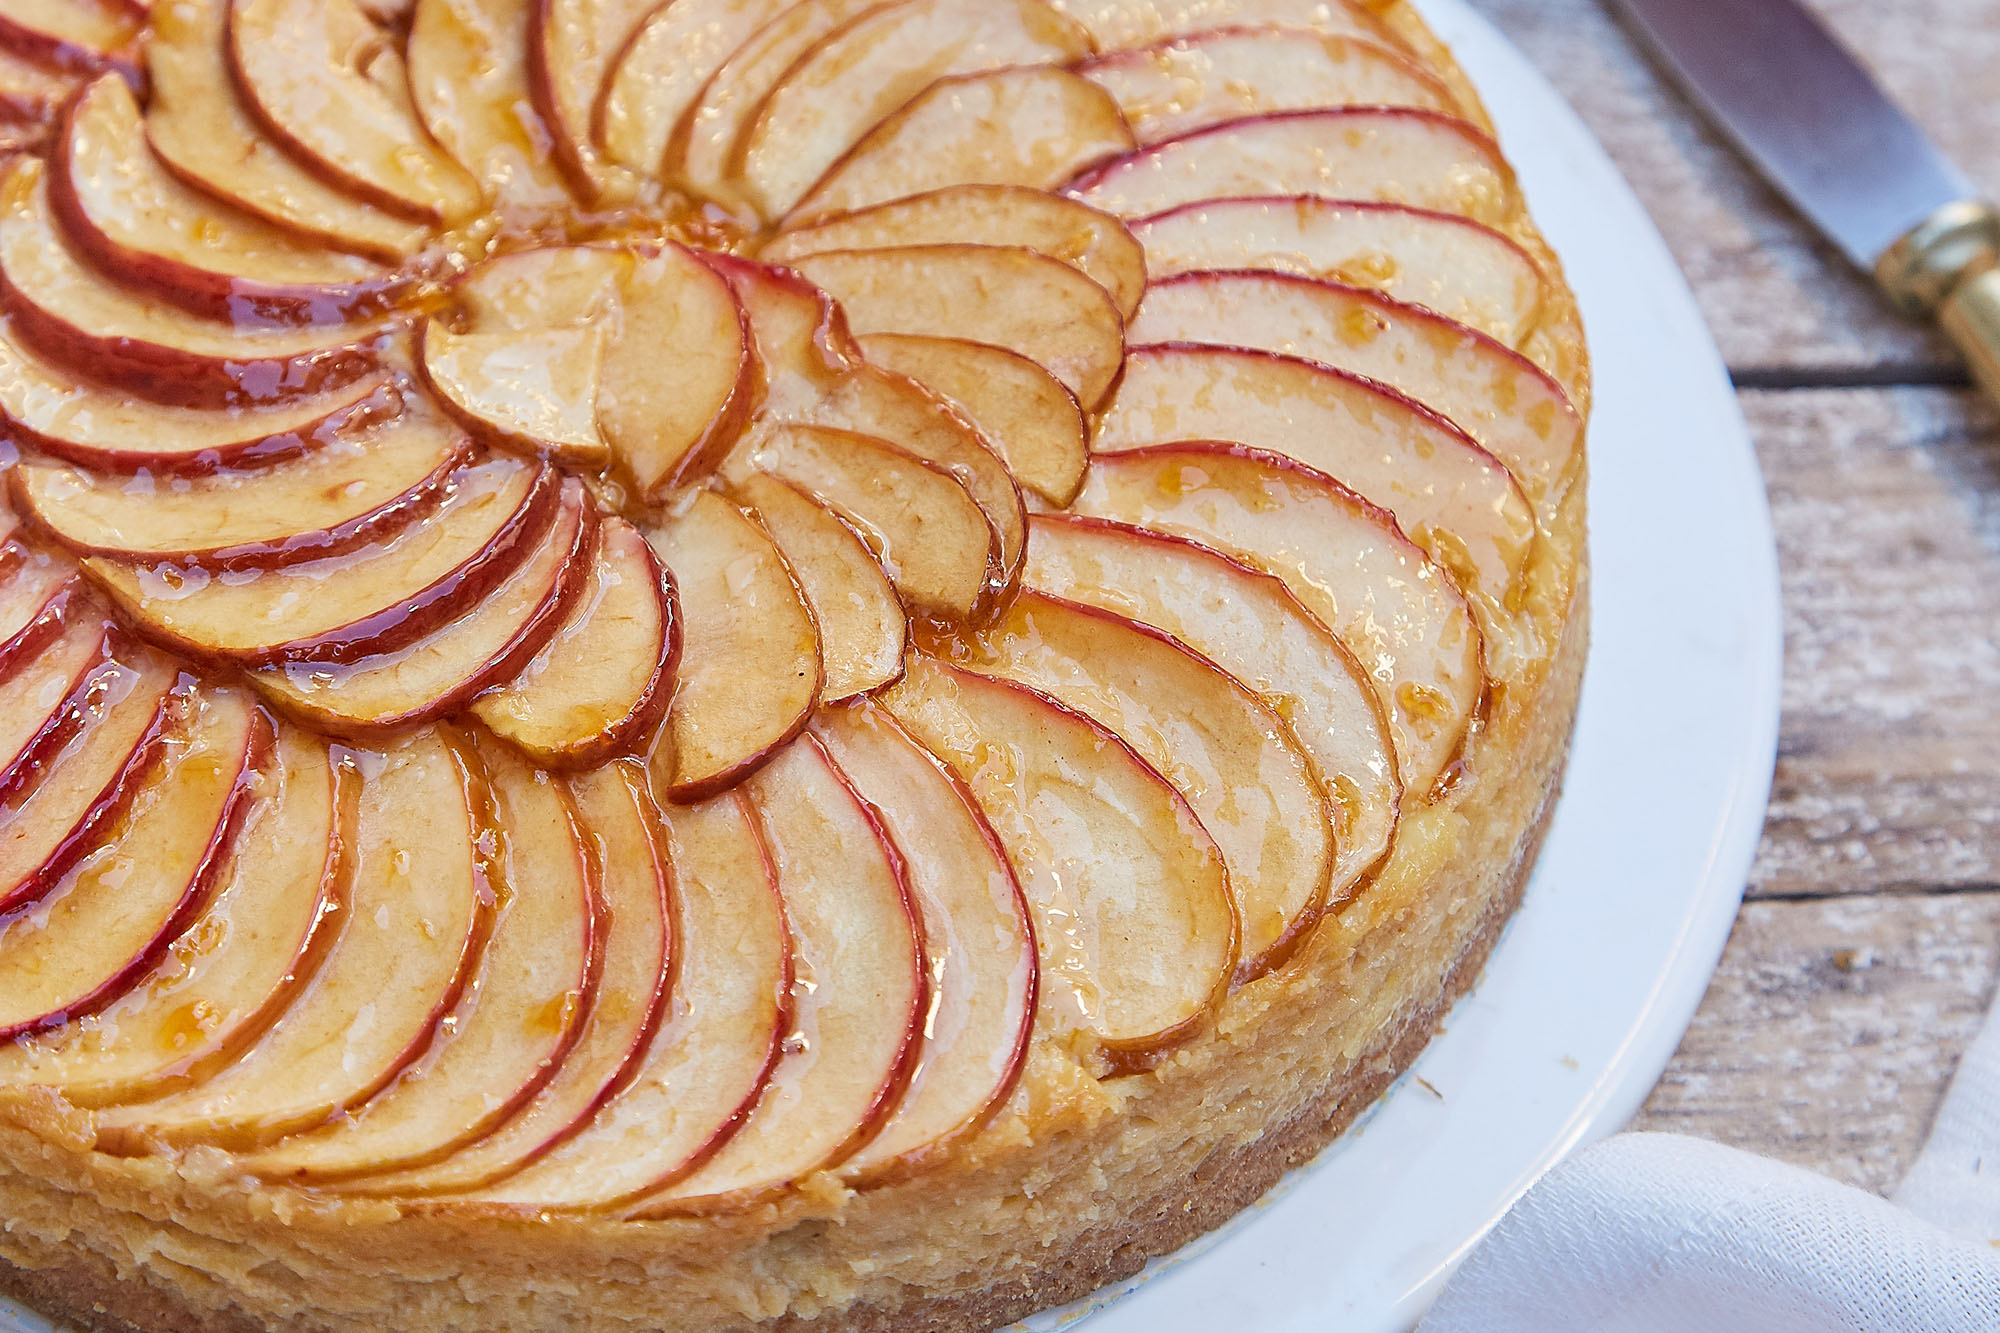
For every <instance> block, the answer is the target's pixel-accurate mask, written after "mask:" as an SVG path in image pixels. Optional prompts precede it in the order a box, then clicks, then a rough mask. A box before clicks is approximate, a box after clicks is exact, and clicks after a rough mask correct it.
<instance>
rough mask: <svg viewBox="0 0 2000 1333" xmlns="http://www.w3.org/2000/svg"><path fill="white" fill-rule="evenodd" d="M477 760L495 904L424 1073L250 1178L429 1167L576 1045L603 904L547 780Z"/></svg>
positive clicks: (497, 754)
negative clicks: (487, 796)
mask: <svg viewBox="0 0 2000 1333" xmlns="http://www.w3.org/2000/svg"><path fill="white" fill-rule="evenodd" d="M479 757H480V762H481V763H482V765H483V766H484V767H485V769H486V774H487V778H488V790H489V792H490V793H491V799H492V806H491V812H490V815H488V816H487V818H488V819H490V820H491V822H490V824H485V826H484V827H483V828H482V829H481V831H480V836H481V837H482V838H484V839H487V840H490V843H491V844H492V845H493V846H494V850H493V851H492V852H491V853H489V855H488V860H487V864H486V867H485V874H486V877H487V882H488V887H489V889H490V890H491V891H492V893H493V895H494V897H495V898H496V900H497V902H496V905H495V907H494V909H493V917H494V919H493V925H492V933H491V934H490V935H489V936H488V937H487V941H486V947H485V949H484V950H483V951H482V952H481V956H480V962H479V970H478V972H477V974H476V975H475V976H474V977H473V978H472V979H471V980H470V981H469V982H468V983H467V984H466V986H465V989H464V991H463V992H462V994H461V996H460V998H459V1001H458V1004H457V1006H456V1008H454V1009H453V1011H452V1013H451V1015H450V1017H449V1018H447V1019H445V1020H444V1021H443V1022H442V1023H440V1024H439V1026H438V1035H437V1038H436V1039H435V1040H434V1041H433V1042H432V1044H431V1048H430V1049H429V1050H428V1051H426V1052H425V1054H424V1057H423V1059H422V1060H421V1061H419V1062H417V1063H416V1064H413V1065H411V1066H410V1067H409V1068H407V1069H405V1070H404V1071H403V1072H402V1074H401V1075H399V1076H398V1077H397V1079H396V1082H395V1083H394V1084H393V1085H392V1086H390V1087H389V1088H387V1089H385V1090H384V1091H383V1092H382V1093H381V1095H379V1096H377V1097H376V1098H375V1099H374V1100H373V1101H370V1102H369V1103H367V1104H366V1105H364V1106H361V1107H359V1108H357V1109H356V1110H354V1111H353V1112H352V1113H350V1114H349V1115H348V1116H346V1117H345V1118H343V1119H341V1120H339V1121H337V1122H336V1123H334V1124H332V1125H329V1126H327V1127H326V1128H325V1129H322V1130H318V1131H315V1132H312V1133H308V1134H303V1135H299V1136H297V1137H294V1138H291V1139H288V1140H286V1141H285V1142H283V1143H280V1144H278V1145H277V1146H276V1147H273V1148H269V1149H266V1150H265V1151H263V1152H260V1153H256V1154H254V1155H252V1156H250V1157H249V1158H247V1159H246V1160H245V1161H244V1162H243V1166H244V1168H245V1169H246V1170H248V1171H250V1172H251V1173H253V1174H255V1175H258V1176H261V1177H263V1178H264V1179H266V1180H281V1181H285V1182H288V1183H292V1184H308V1183H318V1182H322V1181H329V1180H342V1179H349V1178H352V1177H354V1176H360V1175H372V1174H375V1173H377V1172H382V1171H388V1170H394V1169H396V1168H399V1167H412V1166H425V1165H429V1164H430V1163H432V1162H435V1161H437V1160H439V1159H440V1158H443V1157H445V1156H446V1155H448V1154H449V1153H450V1152H451V1151H452V1149H454V1148H456V1147H458V1146H460V1145H462V1144H466V1143H472V1142H476V1141H477V1140H479V1139H481V1138H483V1137H485V1136H486V1135H487V1134H489V1133H491V1132H492V1131H493V1130H494V1129H496V1128H498V1127H499V1126H500V1125H501V1124H503V1123H504V1122H505V1121H506V1120H507V1118H508V1117H509V1116H511V1115H512V1114H513V1113H514V1112H515V1111H517V1110H519V1109H520V1108H521V1107H523V1106H525V1105H526V1104H527V1103H528V1102H529V1101H530V1100H531V1099H532V1098H533V1097H534V1095H535V1094H536V1093H537V1092H539V1091H541V1089H542V1088H543V1087H545V1086H546V1085H547V1083H548V1081H549V1079H550V1078H552V1077H553V1076H554V1075H555V1072H556V1070H557V1068H558V1067H560V1066H561V1064H562V1062H563V1060H564V1059H565V1058H566V1057H567V1056H568V1054H569V1052H570V1050H571V1048H572V1047H573V1046H574V1045H575V1044H576V1039H577V1037H578V1036H579V1035H581V1027H580V1021H581V1018H582V1015H583V1013H584V1012H585V1010H586V1009H588V1008H589V1006H590V1004H591V1003H592V1001H593V1000H594V999H595V983H596V979H597V978H596V974H597V970H598V964H599V961H600V952H601V949H602V946H603V941H602V938H601V928H602V926H603V924H604V920H605V918H604V912H605V904H604V899H603V894H602V891H601V889H600V887H599V885H598V883H597V875H596V867H595V866H594V865H593V864H592V862H591V859H590V858H589V857H588V856H586V855H585V851H584V845H583V833H582V829H581V828H580V827H579V824H578V820H577V815H576V811H575V809H574V807H573V806H572V805H571V803H570V801H569V798H568V796H567V794H566V793H565V792H564V791H563V789H562V787H561V785H560V784H559V783H558V782H557V781H556V780H555V779H553V778H551V777H549V776H548V775H547V774H545V773H541V772H538V771H537V770H535V769H533V768H531V767H529V766H528V764H527V763H526V762H524V761H523V760H522V759H520V758H519V757H518V756H516V755H514V754H513V753H512V752H511V751H509V750H507V749H506V747H504V746H501V745H498V744H494V743H491V742H489V743H487V744H485V745H482V746H480V747H479ZM482 823H485V821H484V820H482Z"/></svg>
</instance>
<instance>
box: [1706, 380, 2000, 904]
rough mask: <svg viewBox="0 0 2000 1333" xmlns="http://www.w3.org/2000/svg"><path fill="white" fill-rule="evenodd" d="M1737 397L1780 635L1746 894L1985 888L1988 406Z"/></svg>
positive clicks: (1866, 396) (1993, 478)
mask: <svg viewBox="0 0 2000 1333" xmlns="http://www.w3.org/2000/svg"><path fill="white" fill-rule="evenodd" d="M1743 401H1744V406H1745V409H1746V411H1747V414H1748V416H1749V419H1750V423H1751V428H1752V431H1753V433H1754V434H1755V436H1756V438H1757V442H1758V452H1759V455H1760V457H1761V459H1762V461H1763V465H1764V472H1765V477H1766V479H1767V484H1768V486H1769V489H1770V495H1771V508H1772V513H1773V515H1774V516H1775V519H1776V522H1777V528H1778V534H1779V547H1780V553H1781V562H1782V568H1783V577H1784V594H1785V632H1786V651H1785V695H1784V715H1783V719H1784V720H1783V724H1782V728H1781V739H1780V744H1779V756H1780V757H1779V766H1778V776H1777V785H1776V791H1775V793H1774V798H1773V801H1772V807H1771V815H1770V822H1769V824H1768V825H1767V826H1766V830H1765V838H1764V844H1763V847H1762V850H1761V851H1760V853H1759V855H1758V859H1757V866H1756V870H1755V872H1754V874H1753V883H1752V889H1751V891H1752V893H1753V894H1782V895H1798V894H1822V893H1868V892H1877V891H1882V890H1897V891H1911V890H1922V889H1926V888H1934V887H1965V886H1970V885H1986V884H1996V883H2000V707H1996V704H1995V701H1996V700H2000V643H1996V640H1995V633H1996V628H2000V430H1996V428H1995V420H1994V417H1993V414H1992V413H1991V411H1990V410H1989V409H1987V408H1986V407H1985V406H1984V405H1983V404H1982V403H1981V402H1980V401H1979V400H1977V399H1976V398H1975V397H1974V396H1973V395H1972V394H1970V393H1968V392H1956V391H1949V390H1937V389H1895V390H1854V389H1850V390H1814V391H1809V392H1799V391H1793V392H1782V393H1776V392H1773V393H1746V394H1745V395H1744V398H1743ZM1692 535H1693V534H1691V536H1692Z"/></svg>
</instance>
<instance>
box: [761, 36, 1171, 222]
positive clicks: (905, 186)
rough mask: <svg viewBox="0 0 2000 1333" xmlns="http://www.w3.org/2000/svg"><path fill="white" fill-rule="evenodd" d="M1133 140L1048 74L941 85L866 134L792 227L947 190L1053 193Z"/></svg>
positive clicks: (1087, 98) (1062, 79)
mask: <svg viewBox="0 0 2000 1333" xmlns="http://www.w3.org/2000/svg"><path fill="white" fill-rule="evenodd" d="M1135 143H1136V141H1135V140H1134V139H1133V137H1132V131H1131V129H1130V128H1129V127H1128V126H1127V125H1126V123H1125V117H1124V116H1123V115H1121V114H1120V113H1119V108H1118V104H1117V103H1116V102H1114V101H1113V100H1112V98H1111V96H1110V95H1109V94H1107V93H1106V92H1105V91H1104V89H1102V88H1100V87H1098V86H1097V85H1096V84H1094V83H1092V82H1090V81H1089V80H1088V79H1084V78H1081V77H1079V76H1078V75H1075V74H1072V73H1070V72H1069V71H1068V70H1064V69H1055V68H1052V67H1050V66H1047V65H1031V66H1028V67H1026V68H1015V69H1002V70H991V71H987V72H984V73H979V74H963V75H960V76H958V77H956V78H950V79H939V80H938V81H937V82H936V83H934V84H932V85H931V86H930V87H929V88H927V89H925V90H924V91H923V92H922V93H920V94H918V95H917V96H916V97H915V98H913V99H912V100H911V101H910V102H909V103H908V104H906V105H905V106H903V107H901V108H899V109H898V110H897V111H896V112H895V114H893V115H891V116H890V117H889V118H888V119H887V120H885V121H883V122H882V123H881V124H880V125H877V126H876V127H875V128H874V129H872V130H870V131H869V132H868V133H867V134H866V135H864V136H863V137H862V139H861V141H860V142H859V143H857V144H855V145H854V147H853V148H851V149H849V150H848V151H847V154H846V155H845V156H844V157H842V158H841V159H840V160H839V161H838V162H836V163H834V164H833V166H832V167H831V168H829V169H828V171H827V174H826V176H825V177H824V178H822V179H821V180H820V182H819V183H818V184H816V185H814V186H813V187H812V189H811V190H809V191H807V192H806V196H805V198H803V199H801V200H800V201H799V203H798V207H796V208H795V209H793V210H792V216H793V218H795V219H807V218H818V217H825V216H827V215H828V214H833V213H842V212H849V211H852V210H854V209H859V208H867V207H869V206H871V205H873V204H880V203H886V202H888V201H889V200H892V199H902V198H906V197H908V196H910V195H913V194H922V193H924V192H926V191H930V190H937V189H942V188H944V187H947V186H953V185H1017V186H1025V187H1027V188H1029V189H1034V190H1053V189H1055V188H1056V187H1057V186H1058V185H1061V184H1062V183H1063V182H1065V181H1067V180H1069V179H1070V178H1071V177H1073V176H1075V175H1076V174H1077V173H1078V172H1080V171H1082V170H1083V169H1084V168H1086V167H1090V166H1094V165H1096V164H1097V163H1099V162H1102V161H1104V160H1105V159H1107V158H1112V157H1117V156H1119V155H1121V154H1124V153H1129V152H1130V151H1132V149H1133V147H1134V146H1135Z"/></svg>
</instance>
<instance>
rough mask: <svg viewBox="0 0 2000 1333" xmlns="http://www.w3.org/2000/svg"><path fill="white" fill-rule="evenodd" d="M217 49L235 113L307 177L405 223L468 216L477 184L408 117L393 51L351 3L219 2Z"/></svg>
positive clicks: (402, 76) (399, 61)
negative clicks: (221, 28) (240, 107)
mask: <svg viewBox="0 0 2000 1333" xmlns="http://www.w3.org/2000/svg"><path fill="white" fill-rule="evenodd" d="M227 41H228V54H229V73H230V75H231V77H232V79H233V80H234V83H235V86H236V93H237V95H238V96H239V97H240V98H241V99H242V101H243V104H244V108H245V109H246V110H247V111H248V112H249V113H250V115H251V118H252V119H254V120H256V121H257V122H258V124H259V125H261V126H262V127H263V129H264V132H265V133H266V134H269V135H270V136H271V137H272V138H273V139H274V140H276V141H277V142H278V144H279V145H280V146H281V147H283V148H284V149H285V150H286V151H287V152H289V153H291V155H292V156H293V157H294V158H296V159H298V161H299V162H300V163H301V164H302V165H304V166H306V167H307V169H308V170H310V171H312V172H314V173H315V174H317V175H319V176H321V177H323V178H325V179H326V181H327V182H328V183H329V184H332V185H334V186H335V187H337V188H339V189H342V190H345V191H347V192H348V193H349V194H352V195H353V196H355V197H356V198H358V199H363V200H366V201H367V202H368V203H371V204H373V205H375V206H376V207H377V208H380V209H384V210H386V211H387V212H390V213H394V214H396V215H397V216H398V217H406V218H409V219H410V220H411V221H413V222H421V223H428V224H431V225H447V224H451V223H455V222H460V221H463V220H465V219H466V218H469V217H470V216H471V215H472V214H473V213H474V212H476V211H478V209H479V207H480V205H481V203H482V202H483V201H482V199H481V198H480V191H479V186H478V184H477V183H476V182H474V181H473V179H472V177H471V176H470V175H468V174H467V173H466V171H465V169H464V168H463V167H461V166H459V164H458V163H457V162H455V161H453V160H452V158H451V157H450V156H449V155H448V154H446V153H445V151H444V150H443V149H442V148H440V147H439V146H438V144H437V141H436V140H434V139H432V138H431V137H430V135H429V133H428V132H426V131H425V129H424V127H423V124H422V122H420V121H419V120H418V119H417V111H416V106H415V104H414V103H413V102H412V100H411V97H410V81H409V72H408V71H407V70H406V69H405V68H404V66H403V54H402V51H401V50H400V49H399V48H398V46H397V45H396V44H394V43H392V42H391V41H390V38H389V34H388V33H387V32H384V31H383V30H382V29H380V28H378V27H376V26H375V24H374V22H373V21H372V20H371V19H370V18H369V17H368V14H367V13H366V12H365V11H364V10H363V9H362V8H361V6H360V5H358V4H356V3H355V2H354V0H230V5H229V20H228V37H227ZM330 112H331V113H332V114H329V113H330Z"/></svg>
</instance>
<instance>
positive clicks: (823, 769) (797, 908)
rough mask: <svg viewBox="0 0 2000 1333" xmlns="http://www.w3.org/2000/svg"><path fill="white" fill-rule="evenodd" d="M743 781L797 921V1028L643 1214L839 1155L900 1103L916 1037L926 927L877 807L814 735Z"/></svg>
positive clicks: (807, 1168) (924, 996)
mask: <svg viewBox="0 0 2000 1333" xmlns="http://www.w3.org/2000/svg"><path fill="white" fill-rule="evenodd" d="M749 786H750V792H751V796H752V799H753V800H754V803H755V805H756V808H757V812H758V816H759V818H760V819H761V821H762V824H763V831H764V840H765V843H766V845H767V846H768V847H769V848H770V852H771V861H772V864H773V865H774V866H775V867H776V869H777V875H778V892H779V895H780V896H781V897H782V898H783V900H784V904H785V917H786V920H787V921H789V922H790V923H791V928H792V958H793V968H794V979H793V983H792V1005H791V1035H790V1036H789V1037H788V1038H787V1040H786V1041H785V1043H784V1048H783V1050H784V1053H783V1054H782V1055H781V1056H780V1057H779V1059H778V1063H777V1065H776V1066H775V1067H774V1068H773V1069H772V1071H771V1074H770V1077H769V1079H768V1080H767V1081H766V1083H765V1085H764V1092H763V1095H762V1096H761V1097H760V1098H759V1100H758V1102H757V1104H756V1106H755V1107H754V1108H753V1109H752V1110H751V1111H750V1113H749V1115H748V1116H747V1117H746V1118H745V1119H744V1121H743V1124H742V1127H741V1128H740V1129H738V1130H737V1131H736V1132H735V1133H734V1134H732V1135H731V1136H730V1138H729V1141H728V1142H726V1143H724V1144H723V1145H722V1146H721V1148H720V1149H719V1150H718V1151H717V1152H716V1154H715V1156H714V1157H712V1158H710V1159H709V1160H708V1161H707V1162H705V1163H703V1164H702V1166H701V1167H700V1168H699V1169H698V1170H696V1171H694V1172H693V1173H692V1174H690V1175H688V1176H686V1177H685V1178H683V1179H681V1180H679V1181H676V1182H675V1183H674V1184H673V1185H672V1186H670V1187H668V1188H667V1189H665V1190H663V1191H661V1192H660V1193H658V1194H655V1195H653V1196H652V1197H650V1198H649V1199H647V1200H645V1201H644V1202H643V1203H641V1205H640V1206H639V1209H638V1210H637V1211H638V1212H639V1214H640V1215H641V1216H662V1215H673V1214H677V1213H687V1212H704V1211H710V1210H719V1209H728V1208H736V1207H741V1206H743V1205H744V1204H745V1203H746V1202H749V1201H752V1200H757V1199H762V1198H765V1197H769V1196H770V1195H772V1194H774V1193H776V1192H778V1191H780V1190H782V1189H783V1188H784V1187H785V1186H787V1185H789V1184H790V1183H791V1182H793V1181H795V1180H797V1179H799V1178H800V1177H802V1176H805V1175H807V1174H809V1173H811V1172H813V1171H815V1170H820V1169H823V1168H826V1167H830V1166H833V1165H836V1164H838V1163H839V1162H841V1161H844V1160H845V1159H846V1158H847V1157H848V1156H850V1155H851V1154H852V1153H853V1152H854V1150H855V1149H856V1148H857V1147H859V1146H860V1145H862V1144H864V1143H866V1142H867V1141H868V1140H869V1139H870V1138H872V1137H873V1136H874V1135H875V1134H876V1133H878V1132H879V1131H880V1130H881V1127H882V1124H883V1121H884V1120H885V1119H886V1118H887V1117H888V1116H889V1114H890V1113H891V1112H892V1111H894V1110H895V1108H896V1104H897V1101H898V1100H899V1099H900V1098H901V1096H902V1092H903V1089H904V1087H905V1085H906V1084H907V1082H908V1079H909V1076H910V1066H911V1063H912V1061H913V1059H914V1057H915V1055H916V1052H917V1050H918V1047H919V1044H920V1041H921V1038H922V1029H923V1023H924V1014H925V1010H926V1008H927V1002H928V999H929V985H928V975H927V972H926V969H925V964H924V937H923V928H922V925H921V923H920V922H919V920H918V917H917V908H916V905H915V903H914V902H913V901H912V899H911V895H910V886H909V881H908V878H907V877H906V875H905V873H904V869H903V858H902V855H901V853H900V852H899V851H898V850H897V849H896V846H895V844H894V843H893V842H891V841H890V838H889V834H888V832H887V830H886V829H884V827H883V825H882V821H881V820H880V819H879V818H878V817H877V816H876V814H875V812H874V811H873V810H871V809H870V808H869V807H868V805H867V804H866V803H864V802H863V801H862V800H861V798H860V797H859V796H858V795H856V793H855V791H854V787H853V784H852V783H850V782H849V781H848V780H847V778H846V775H844V774H843V773H841V771H840V770H839V769H838V768H836V767H835V766H834V764H833V762H832V761H831V760H830V759H829V758H828V757H827V754H826V750H825V748H824V747H823V746H822V745H821V744H820V743H819V741H818V740H817V739H815V738H814V737H812V736H810V735H807V736H801V737H800V738H799V739H797V740H795V741H793V742H792V743H791V744H790V745H789V746H787V747H786V749H785V751H784V753H783V754H781V755H779V756H778V757H777V758H776V759H774V760H773V761H772V762H771V763H770V764H769V765H767V766H766V767H765V768H763V769H762V770H760V771H759V772H758V773H757V775H756V776H755V777H754V778H752V779H751V780H750V784H749Z"/></svg>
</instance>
